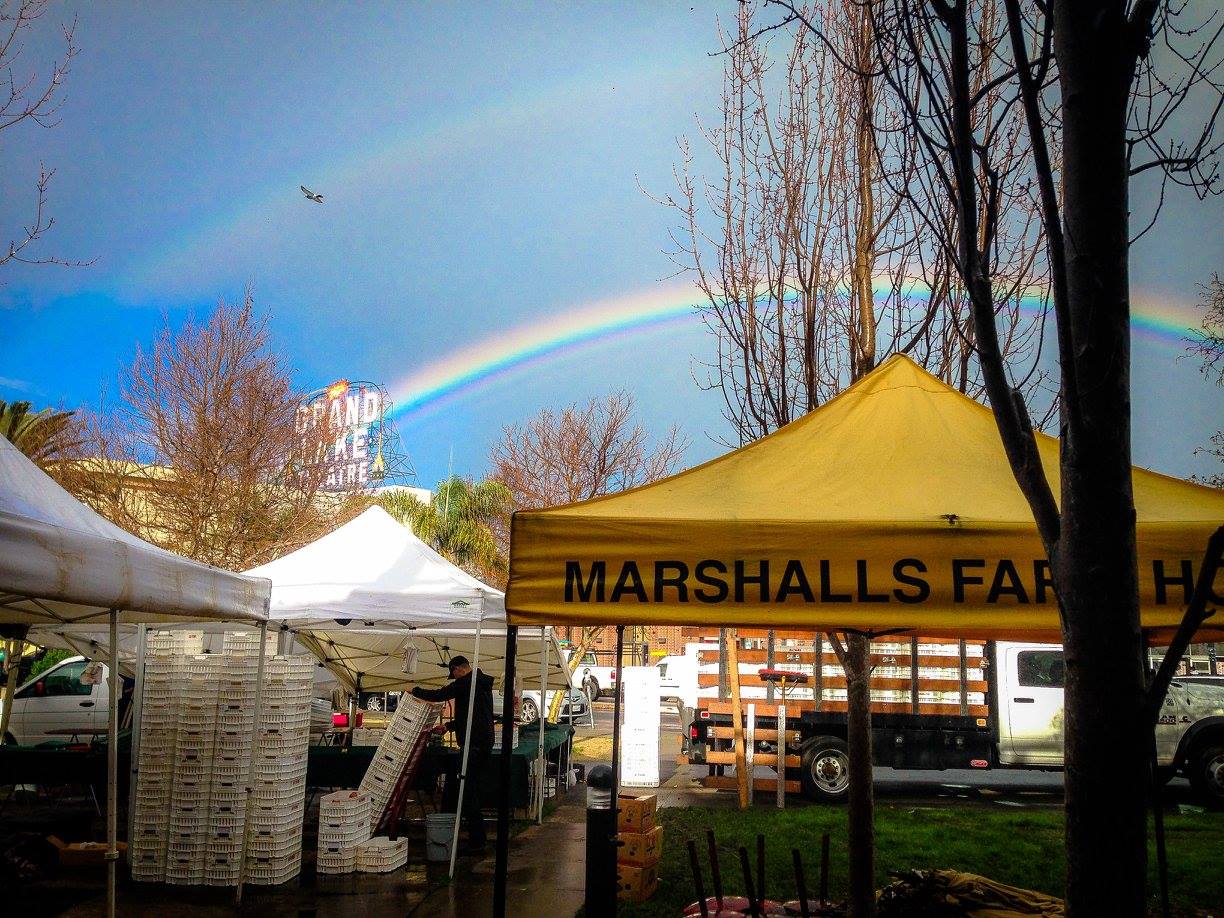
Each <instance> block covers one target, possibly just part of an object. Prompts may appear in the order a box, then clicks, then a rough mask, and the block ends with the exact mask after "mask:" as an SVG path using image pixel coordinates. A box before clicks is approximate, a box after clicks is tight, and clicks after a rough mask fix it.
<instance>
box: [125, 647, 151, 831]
mask: <svg viewBox="0 0 1224 918" xmlns="http://www.w3.org/2000/svg"><path fill="white" fill-rule="evenodd" d="M148 631H149V626H148V625H137V626H136V672H134V673H133V674H132V675H133V676H135V678H136V682H135V684H134V685H133V686H132V740H131V743H130V744H129V750H130V751H129V752H128V819H127V838H128V844H131V840H132V836H133V834H135V833H134V832H133V831H132V830H133V829H134V828H135V819H136V781H137V778H136V773H137V770H138V763H139V761H140V729H141V720H142V719H143V717H144V666H145V644H146V643H147V640H148Z"/></svg>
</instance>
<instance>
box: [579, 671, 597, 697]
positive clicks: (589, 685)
mask: <svg viewBox="0 0 1224 918" xmlns="http://www.w3.org/2000/svg"><path fill="white" fill-rule="evenodd" d="M582 690H583V691H584V692H586V696H587V698H588V699H590V702H591V704H594V703H595V702H596V701H598V700H599V682H598V681H596V679H595V677H594V676H588V677H587V681H586V682H584V683H582Z"/></svg>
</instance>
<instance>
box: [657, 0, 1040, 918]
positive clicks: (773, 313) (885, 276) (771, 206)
mask: <svg viewBox="0 0 1224 918" xmlns="http://www.w3.org/2000/svg"><path fill="white" fill-rule="evenodd" d="M987 12H988V13H989V14H990V15H992V16H994V18H995V20H996V21H997V19H998V12H997V9H996V7H995V6H994V5H988V7H987ZM756 16H757V11H756V9H755V8H754V6H752V5H749V4H744V5H741V6H740V7H739V11H738V18H737V22H736V30H735V33H734V35H732V36H726V37H724V41H723V54H724V57H725V60H726V64H725V66H724V78H723V96H722V121H721V123H720V124H717V125H715V126H714V127H712V128H707V129H704V130H703V135H704V138H705V140H706V142H707V143H708V144H709V146H710V147H711V149H712V150H713V152H714V154H715V156H716V158H717V163H718V167H719V169H718V172H717V173H716V174H715V176H714V178H713V179H709V180H703V179H699V178H698V177H696V176H695V175H694V174H693V167H692V164H693V161H694V160H693V157H692V154H691V150H690V149H689V147H688V146H687V143H685V142H682V146H681V150H682V156H683V162H682V165H681V167H680V168H678V169H677V181H678V192H677V193H676V194H675V195H672V196H667V197H665V198H663V199H662V200H663V203H665V204H667V205H668V206H669V207H671V208H673V209H674V211H675V212H676V214H677V215H678V217H679V222H680V229H679V231H678V232H675V233H673V236H672V239H673V242H674V243H675V245H676V251H675V257H676V260H677V263H678V264H679V266H680V267H681V268H682V269H684V270H688V271H691V272H692V273H693V274H694V275H695V277H696V278H697V283H698V285H699V287H700V288H701V290H702V292H703V293H704V294H705V300H706V302H705V304H703V316H704V318H705V320H706V324H707V326H708V327H709V328H710V329H711V331H712V332H713V333H714V335H715V338H716V340H717V342H718V352H717V356H716V358H715V360H714V361H713V362H712V364H711V365H710V366H708V367H707V369H708V371H709V376H708V380H707V382H706V384H707V385H708V386H709V387H711V388H715V389H718V390H720V391H721V393H722V395H723V399H724V416H725V417H726V418H727V420H728V421H730V422H731V425H732V428H733V430H734V432H735V435H736V438H737V440H738V442H739V443H745V442H749V441H751V440H754V439H756V438H757V437H760V436H762V435H764V434H767V433H770V432H771V431H773V430H774V429H776V428H777V427H779V426H781V425H783V424H786V423H788V422H789V421H791V420H794V419H795V418H797V417H799V416H801V415H803V414H805V413H806V412H808V411H810V410H812V409H813V408H815V407H817V406H818V405H820V404H822V403H823V402H825V401H827V400H828V399H829V398H831V397H832V396H834V395H836V394H837V393H838V392H840V391H841V390H842V389H843V388H845V386H847V385H849V384H850V383H853V382H855V381H856V380H858V379H860V378H862V377H863V376H864V375H865V374H866V373H868V372H870V371H871V370H872V369H873V368H874V367H875V366H876V365H877V363H878V362H879V361H880V360H881V359H883V358H884V357H886V356H888V355H890V354H893V353H905V354H908V355H910V356H911V357H913V358H914V359H915V360H917V361H918V362H920V363H922V364H923V365H924V366H926V367H927V369H929V370H930V371H931V372H933V373H935V374H937V375H938V376H939V377H940V378H942V379H944V380H945V381H946V382H948V383H949V384H951V385H954V386H956V387H957V388H958V389H960V390H961V391H962V392H967V393H968V394H971V395H975V396H976V395H980V393H981V390H982V377H981V370H980V367H979V365H978V363H977V360H976V357H975V330H974V326H973V322H972V312H971V309H970V298H969V296H968V291H967V289H966V286H965V284H964V283H963V282H962V281H961V278H960V275H959V274H958V272H957V270H956V265H955V260H954V257H953V256H954V252H953V251H952V250H950V249H948V248H947V247H945V246H942V245H940V244H938V243H937V242H933V241H932V239H931V237H930V233H929V222H930V220H931V219H932V217H931V216H930V215H931V213H932V212H936V213H951V212H952V210H953V202H952V200H951V199H950V198H949V197H948V196H947V194H946V193H945V192H944V190H943V189H942V188H939V187H937V186H931V185H930V184H924V183H923V181H922V179H923V174H922V171H921V169H920V168H919V166H920V162H919V155H920V152H921V151H920V150H919V148H918V147H917V145H916V143H915V141H914V139H913V137H912V136H911V134H910V132H908V131H907V130H906V127H907V124H908V112H907V107H906V100H902V99H898V98H897V97H896V96H894V95H893V94H891V93H889V92H887V87H886V86H884V85H883V82H882V79H881V77H880V74H879V73H878V68H877V66H876V59H877V57H878V53H879V52H878V48H877V45H878V39H877V36H876V33H875V30H874V29H873V27H872V25H873V23H872V14H871V6H870V4H864V3H862V2H860V0H813V2H810V3H807V4H804V5H803V6H798V5H795V6H790V7H788V16H787V17H786V18H785V19H784V21H782V22H776V21H775V22H772V23H768V22H767V23H765V24H763V25H760V24H758V22H757V19H756ZM791 25H798V26H799V27H798V28H794V29H788V28H787V27H788V26H791ZM780 36H784V37H785V38H787V39H788V40H789V44H788V45H785V46H784V47H783V49H782V51H781V52H780V53H779V54H778V55H777V57H776V58H775V57H774V53H773V48H772V46H771V42H772V41H773V40H775V39H776V38H778V37H780ZM975 78H976V84H977V85H978V87H979V88H980V91H981V92H983V93H984V94H987V95H990V96H992V97H993V95H994V94H995V93H996V89H995V87H993V86H991V85H990V84H989V73H988V71H987V70H985V69H984V68H983V69H980V70H979V72H977V73H976V74H975ZM983 118H984V120H985V121H986V124H985V125H984V126H983V127H984V129H987V130H991V131H994V132H995V133H997V135H998V136H1000V137H1002V138H1006V139H1007V140H1008V141H1009V142H1010V144H1011V145H1012V150H1011V153H1010V158H1009V167H1010V168H1015V167H1016V164H1019V163H1022V162H1023V158H1024V153H1025V141H1024V136H1023V120H1022V118H1020V117H1019V116H1018V115H1017V114H1016V112H1015V111H1014V109H1008V108H1006V107H1003V106H995V107H991V108H989V109H988V110H987V111H986V114H985V115H983ZM997 203H998V208H997V209H998V216H999V220H998V234H999V238H1000V245H999V246H998V249H999V250H1000V253H1001V254H1000V276H1001V277H1006V278H1007V279H1008V280H1009V283H1008V284H1002V283H1001V284H1000V285H999V286H998V288H997V290H996V294H997V295H996V297H995V299H994V302H993V305H992V310H993V313H994V314H995V315H996V316H997V317H998V324H999V326H1000V327H1001V328H1003V329H1005V333H1004V344H1003V347H1004V349H1005V350H1006V351H1007V352H1008V353H1009V354H1010V355H1012V356H1013V358H1014V359H1016V360H1020V361H1026V362H1027V365H1028V367H1029V370H1030V374H1029V380H1028V382H1029V384H1030V385H1034V386H1035V385H1037V384H1038V383H1039V382H1040V381H1041V376H1040V373H1039V372H1038V371H1037V360H1038V357H1039V351H1040V348H1039V345H1040V338H1041V327H1042V321H1041V319H1042V314H1043V312H1044V308H1045V302H1046V299H1047V288H1046V284H1045V279H1044V278H1045V275H1044V259H1043V249H1042V246H1041V226H1040V222H1039V220H1038V217H1037V208H1036V204H1035V200H1034V198H1033V196H1032V195H1030V194H1025V193H1016V192H1013V191H1012V190H1011V189H1010V188H1009V189H1008V190H1007V193H1006V194H1004V195H1002V196H1001V198H1000V200H999V201H998V202H997ZM1022 306H1024V307H1028V306H1032V307H1035V308H1034V309H1033V310H1032V311H1031V312H1029V313H1025V312H1022ZM869 638H870V635H868V634H849V633H847V634H845V635H842V636H841V637H840V638H839V637H838V636H836V635H830V641H831V643H832V644H833V646H834V649H835V650H836V651H837V655H838V658H839V660H840V661H841V663H842V666H843V669H844V670H845V673H846V678H847V685H848V699H849V703H848V708H849V715H848V719H849V726H848V740H849V742H848V746H849V750H850V769H851V775H850V800H849V826H850V847H851V851H852V856H851V858H850V862H851V877H850V890H851V910H852V913H853V914H856V915H867V914H870V912H871V911H872V909H873V907H874V882H875V877H874V869H873V847H874V846H873V809H874V802H873V799H872V787H871V782H872V779H871V707H870V684H869V683H870V667H869V665H868V661H869V649H870V648H869Z"/></svg>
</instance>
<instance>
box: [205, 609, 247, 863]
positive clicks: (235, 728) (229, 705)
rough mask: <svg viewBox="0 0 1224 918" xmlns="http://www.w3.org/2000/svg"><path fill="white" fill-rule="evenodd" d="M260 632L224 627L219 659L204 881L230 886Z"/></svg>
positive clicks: (242, 810) (238, 855)
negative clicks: (224, 632) (226, 629)
mask: <svg viewBox="0 0 1224 918" xmlns="http://www.w3.org/2000/svg"><path fill="white" fill-rule="evenodd" d="M258 655H259V632H257V631H239V632H227V633H226V635H225V642H224V645H223V647H222V651H221V654H220V656H218V657H215V658H214V659H216V660H217V720H216V723H217V727H216V732H215V733H214V734H213V770H212V790H211V794H210V795H209V812H208V846H207V850H206V852H205V861H204V882H205V883H207V884H208V885H210V886H234V885H236V884H237V883H238V875H239V872H240V868H241V865H242V839H243V832H244V830H245V827H246V779H247V766H248V764H249V763H250V759H251V722H252V718H253V717H254V706H255V675H256V673H257V672H258V669H257V667H258V666H259V656H258Z"/></svg>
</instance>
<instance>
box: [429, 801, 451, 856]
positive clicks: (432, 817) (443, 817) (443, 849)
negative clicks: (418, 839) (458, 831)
mask: <svg viewBox="0 0 1224 918" xmlns="http://www.w3.org/2000/svg"><path fill="white" fill-rule="evenodd" d="M454 837H455V814H454V813H430V814H429V815H427V816H426V817H425V860H427V861H434V862H438V861H449V860H450V854H451V841H452V840H453V839H454Z"/></svg>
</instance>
